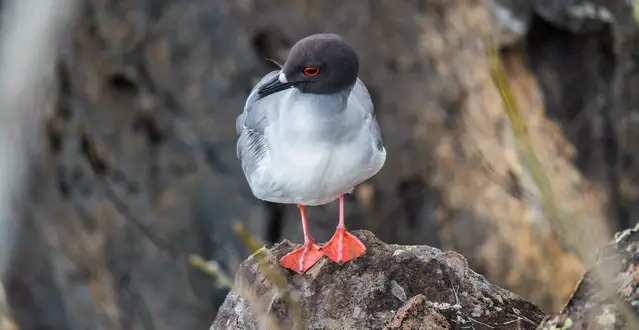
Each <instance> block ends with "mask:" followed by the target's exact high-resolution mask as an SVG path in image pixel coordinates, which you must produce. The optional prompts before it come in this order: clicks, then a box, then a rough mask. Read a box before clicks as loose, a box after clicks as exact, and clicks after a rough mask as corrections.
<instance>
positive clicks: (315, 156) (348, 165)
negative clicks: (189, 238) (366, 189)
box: [250, 90, 385, 205]
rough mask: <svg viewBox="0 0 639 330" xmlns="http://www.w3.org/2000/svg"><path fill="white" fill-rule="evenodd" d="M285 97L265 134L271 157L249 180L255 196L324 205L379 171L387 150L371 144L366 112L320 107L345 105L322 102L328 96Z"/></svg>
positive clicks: (290, 94)
mask: <svg viewBox="0 0 639 330" xmlns="http://www.w3.org/2000/svg"><path fill="white" fill-rule="evenodd" d="M286 94H287V95H286V97H287V98H288V99H287V100H286V101H283V102H282V103H281V104H288V106H287V107H281V108H280V110H279V115H278V120H277V121H276V122H272V123H270V125H269V127H268V128H267V129H266V131H265V134H266V138H267V142H268V145H269V153H270V157H269V158H267V159H265V160H264V161H263V162H262V163H261V164H260V166H259V169H258V170H256V171H255V172H254V173H253V175H252V178H250V180H251V181H253V182H252V184H251V186H252V188H253V191H254V193H255V194H256V195H258V197H260V198H262V199H265V200H269V201H272V202H279V203H298V204H304V205H319V204H325V203H328V202H331V201H332V200H334V199H336V198H338V197H339V196H340V195H341V194H343V193H346V192H348V191H349V190H350V189H352V188H353V187H354V186H355V185H357V184H359V183H361V182H362V181H364V180H366V179H368V178H370V177H371V176H372V175H374V174H375V173H377V171H379V169H380V168H381V166H382V165H383V163H384V160H385V151H384V152H379V151H378V150H377V149H376V147H375V144H374V143H373V141H372V140H371V136H370V132H369V130H368V127H369V125H370V123H369V122H368V120H372V118H370V117H368V120H367V119H366V117H367V116H366V113H365V112H362V111H358V109H350V108H349V109H345V110H340V109H335V108H332V109H329V110H327V109H326V108H323V107H321V106H318V105H323V106H327V105H328V106H330V105H331V104H332V105H333V106H337V105H340V104H341V106H342V107H344V106H345V102H343V101H339V100H338V99H333V100H331V99H321V98H322V97H327V96H316V98H307V97H301V94H300V93H299V92H297V91H296V90H292V91H291V92H290V93H289V92H287V93H286ZM307 95H308V94H306V95H305V96H307ZM317 98H320V99H319V100H318V99H317ZM327 98H330V96H328V97H327ZM349 103H350V102H349ZM260 195H261V196H260Z"/></svg>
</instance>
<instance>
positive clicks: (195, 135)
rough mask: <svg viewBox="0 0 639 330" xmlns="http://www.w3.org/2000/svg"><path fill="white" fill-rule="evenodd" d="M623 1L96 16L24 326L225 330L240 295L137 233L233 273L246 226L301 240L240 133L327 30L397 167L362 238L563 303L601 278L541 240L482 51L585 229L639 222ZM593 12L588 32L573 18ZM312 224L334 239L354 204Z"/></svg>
mask: <svg viewBox="0 0 639 330" xmlns="http://www.w3.org/2000/svg"><path fill="white" fill-rule="evenodd" d="M604 2H605V1H586V0H562V1H552V3H551V1H541V0H540V1H533V2H530V5H527V4H526V3H525V1H517V0H510V1H506V0H493V1H489V0H486V1H485V2H484V1H451V0H420V1H403V2H400V3H397V2H385V1H369V2H354V1H338V0H326V1H314V2H310V1H299V0H278V1H274V0H260V1H247V0H242V1H236V0H233V1H230V0H228V1H225V0H188V1H179V2H176V1H169V0H153V1H133V0H122V1H113V0H85V1H83V2H82V8H81V9H80V11H79V13H78V17H77V20H76V21H74V23H75V28H74V30H73V33H72V34H70V35H69V38H68V40H67V41H66V43H65V44H64V45H63V47H62V51H61V58H60V61H59V65H58V70H57V89H56V90H54V91H53V92H54V94H55V97H53V98H52V99H51V111H49V112H48V113H47V116H46V118H47V125H46V130H47V132H48V137H47V139H46V141H44V142H45V146H46V149H47V152H44V153H43V155H42V159H41V161H40V164H39V165H38V171H37V173H36V174H37V178H38V180H36V184H35V185H34V189H33V200H32V202H33V205H32V207H29V208H28V209H29V212H30V214H29V215H28V217H26V218H25V220H24V226H23V233H22V235H21V239H20V240H21V241H20V243H19V245H18V249H17V251H18V252H17V255H16V261H15V264H14V265H13V266H14V269H13V272H12V275H11V276H10V277H9V278H8V279H7V281H6V283H5V284H6V285H5V286H6V291H7V295H8V296H9V299H10V300H11V301H12V302H11V304H12V308H13V311H14V314H15V319H16V320H17V322H18V323H19V324H20V327H21V329H41V328H43V327H44V326H45V325H46V327H47V328H49V329H64V330H68V329H71V330H73V329H87V328H89V329H116V330H117V329H201V328H206V327H208V326H209V325H210V323H211V318H212V315H214V314H215V310H216V309H217V307H218V306H219V304H220V303H221V302H222V301H223V299H224V296H225V294H226V291H225V290H221V289H218V288H216V287H215V286H214V284H213V283H212V282H211V281H210V279H209V278H207V277H204V276H201V274H198V273H196V272H193V271H191V270H189V269H188V268H187V267H186V266H185V265H184V264H183V263H181V262H176V260H175V259H174V258H172V257H171V255H170V254H168V253H165V252H164V250H162V249H159V248H158V247H157V245H156V244H153V243H152V242H151V241H150V240H148V239H147V238H146V236H145V235H143V234H142V233H141V232H140V231H139V230H138V229H136V228H137V227H136V226H135V225H134V224H133V223H132V219H134V220H135V221H137V222H139V223H140V224H142V225H144V226H146V227H148V228H150V230H152V232H153V233H155V234H156V235H157V236H159V237H163V238H165V239H166V240H167V241H168V242H169V243H170V244H171V245H172V246H173V247H174V248H176V249H179V250H180V251H183V252H185V253H198V254H201V255H202V256H204V257H205V258H207V259H215V260H218V261H219V262H220V263H222V264H223V265H224V266H225V267H227V269H228V271H229V272H234V264H235V263H237V262H236V261H237V260H243V259H244V258H245V257H246V256H247V251H245V250H244V249H243V247H242V245H241V244H238V243H237V242H236V241H235V240H234V239H233V237H234V236H233V234H232V232H231V230H230V227H231V222H232V221H233V220H236V219H240V220H243V221H244V222H245V223H246V224H247V226H248V227H249V230H250V231H251V232H253V233H254V234H256V235H258V236H260V237H261V238H263V239H264V240H266V241H270V242H277V241H280V240H281V239H282V238H287V239H290V240H291V241H294V242H301V240H302V237H301V230H300V228H299V223H298V222H299V218H298V216H299V215H298V213H297V210H296V208H295V207H292V206H290V207H289V206H280V205H271V204H265V203H262V202H259V201H258V200H256V199H255V198H254V197H253V196H252V195H251V193H250V191H249V189H248V186H247V184H246V181H245V180H244V178H243V175H242V173H241V169H240V167H239V164H238V163H237V160H236V158H235V132H234V126H233V123H234V120H235V116H236V115H237V114H238V113H239V112H240V111H241V107H242V105H243V103H244V99H245V97H246V95H247V94H248V92H249V91H250V89H251V87H252V85H253V84H254V83H255V82H256V81H257V80H258V79H259V78H260V77H261V76H262V75H263V74H265V73H266V72H267V71H268V70H270V67H269V64H268V62H266V61H264V60H263V58H264V57H271V58H276V59H282V58H283V57H285V56H286V52H287V50H288V47H290V46H291V45H292V44H293V43H294V42H295V41H296V40H298V39H300V38H302V37H304V36H306V35H308V34H310V33H315V32H322V31H330V32H337V33H340V34H342V35H344V36H345V37H346V38H347V39H348V40H349V41H351V43H352V44H353V45H354V46H355V47H356V48H357V49H358V52H359V54H360V56H361V61H362V65H361V68H362V74H361V78H362V79H363V81H365V82H366V84H367V86H369V88H370V90H371V93H372V97H373V101H374V102H375V105H376V107H377V113H378V118H379V122H380V125H381V129H382V133H383V135H384V140H385V144H386V147H387V150H388V153H389V156H388V160H387V163H386V165H385V167H384V169H383V170H382V171H381V172H380V173H379V175H377V176H376V177H375V178H373V179H372V180H370V181H369V182H366V183H365V184H363V185H361V186H360V187H358V189H357V190H356V191H355V195H354V196H349V198H348V199H347V206H346V213H347V214H346V217H347V222H348V226H349V228H352V229H355V228H366V229H369V230H371V231H372V232H374V233H375V234H376V235H377V236H378V237H379V238H380V239H382V240H383V241H386V242H393V243H398V244H428V245H432V246H438V247H442V248H444V249H446V250H455V251H458V252H459V253H461V254H463V255H465V256H466V257H467V258H468V261H469V264H470V265H471V268H473V269H475V270H476V271H477V272H479V273H481V274H484V275H485V276H486V277H487V278H489V279H490V280H491V282H493V283H495V284H497V285H499V286H501V287H505V288H508V289H510V290H512V291H515V292H517V293H518V294H520V295H521V296H524V297H526V298H527V299H529V300H531V301H534V302H536V303H537V304H538V305H539V306H540V307H542V308H543V309H544V310H546V311H549V312H550V311H554V310H557V309H559V308H560V306H561V305H562V304H563V303H564V301H565V300H566V299H567V297H568V296H569V295H570V293H571V292H572V290H573V288H574V285H575V283H576V281H577V280H578V279H579V276H580V274H581V271H582V266H581V264H580V262H578V261H577V260H575V258H574V257H573V256H571V255H569V254H566V253H565V252H563V251H562V250H561V249H559V248H558V247H557V246H556V242H554V240H553V239H552V238H551V237H546V236H535V235H533V233H534V229H533V227H534V226H535V224H538V223H540V222H543V221H544V218H543V216H542V213H541V210H540V206H539V203H538V202H537V201H536V198H535V196H534V193H533V196H532V198H531V197H530V196H529V194H528V193H527V192H529V191H534V189H533V186H532V184H531V180H530V176H529V175H528V173H526V171H525V170H524V169H523V168H522V166H521V164H520V161H519V159H518V158H517V156H516V152H515V148H514V145H513V137H512V134H511V132H510V129H509V127H508V122H507V120H506V119H505V117H504V114H503V111H502V108H501V107H502V102H501V100H500V98H499V95H498V93H497V91H496V90H495V88H494V87H493V86H492V83H491V81H490V76H489V74H488V70H487V67H486V59H485V57H484V48H483V45H482V43H481V40H482V39H481V38H482V36H483V35H484V34H486V33H489V32H491V27H493V26H494V27H495V28H498V29H501V30H502V31H505V32H504V36H503V38H502V42H503V46H504V49H503V55H504V56H505V58H506V64H507V68H508V71H509V74H510V77H511V81H512V84H513V88H514V90H515V94H516V96H517V99H518V101H519V103H520V104H521V107H522V111H523V112H524V113H525V115H526V119H527V120H528V122H529V124H530V127H529V131H530V133H531V135H532V138H533V141H534V142H535V145H536V146H537V147H538V148H539V150H540V154H541V156H542V158H543V159H544V161H545V163H544V165H545V166H546V167H547V169H548V171H549V175H550V176H551V179H552V181H553V183H554V184H555V185H556V187H555V188H556V189H557V190H558V194H557V196H558V203H559V204H560V205H562V206H564V207H566V208H568V209H569V211H570V213H571V215H573V216H574V218H575V219H586V218H594V219H606V218H610V219H614V220H610V221H607V224H609V225H610V227H612V228H617V227H622V228H623V227H627V226H629V225H630V224H631V223H632V222H633V221H635V220H632V219H637V217H636V215H637V211H638V210H639V208H637V206H636V205H639V204H637V203H634V201H636V200H637V198H639V193H638V191H639V189H637V187H638V185H637V178H639V162H637V161H636V155H638V154H639V149H637V144H636V143H634V141H636V132H639V127H638V126H639V121H637V120H636V117H637V110H636V109H639V98H637V97H636V95H637V94H636V93H635V92H634V87H635V86H636V80H637V77H639V75H638V73H637V68H638V67H639V66H636V65H634V58H636V57H633V56H632V55H633V54H634V53H635V46H634V43H633V40H636V38H635V37H633V34H632V33H633V29H634V26H635V25H634V23H628V22H632V21H631V20H629V19H630V18H631V15H632V10H624V8H625V9H627V4H626V3H627V2H624V1H617V2H605V3H604ZM495 4H497V6H495ZM589 4H596V5H597V6H595V7H592V6H590V7H588V5H589ZM598 4H601V5H598ZM575 5H581V6H575ZM611 6H618V7H614V8H613V7H611ZM624 6H625V7H624ZM575 8H582V9H583V8H589V9H584V10H581V11H579V10H577V11H575ZM592 8H595V9H596V10H594V13H595V15H590V16H588V15H586V16H583V15H582V16H581V17H582V18H581V21H578V20H577V21H575V20H574V19H565V15H564V14H562V13H573V12H577V13H586V14H589V13H593V10H592ZM601 8H604V9H606V10H600V9H601ZM504 10H505V11H504ZM601 13H604V14H601ZM504 17H505V18H504ZM513 17H514V19H511V18H513ZM610 17H612V18H614V19H612V20H610V19H609V18H610ZM520 20H521V22H520ZM284 22H286V24H284ZM513 22H514V25H513ZM575 22H576V23H575ZM579 22H582V23H584V24H581V23H579ZM509 24H510V25H509ZM500 26H501V27H500ZM512 26H514V30H513V28H512ZM582 26H584V27H583V28H582ZM586 26H588V28H586ZM509 31H510V32H509ZM522 46H523V47H522ZM110 191H111V192H115V194H112V193H109V192H110ZM114 196H116V197H114ZM116 198H119V199H122V200H124V201H125V203H126V209H127V210H128V213H130V214H129V215H125V213H126V212H124V211H123V209H122V207H118V206H117V205H118V202H116V201H115V199H116ZM309 218H310V220H311V231H312V233H313V234H314V235H315V236H316V237H317V238H318V240H320V241H324V240H326V239H328V238H329V237H330V235H331V234H332V232H333V230H334V226H335V223H336V221H337V205H328V206H325V207H320V208H312V209H310V212H309ZM389 219H392V221H391V220H389ZM584 228H589V227H588V226H584ZM604 236H605V235H604ZM594 245H595V244H593V246H594Z"/></svg>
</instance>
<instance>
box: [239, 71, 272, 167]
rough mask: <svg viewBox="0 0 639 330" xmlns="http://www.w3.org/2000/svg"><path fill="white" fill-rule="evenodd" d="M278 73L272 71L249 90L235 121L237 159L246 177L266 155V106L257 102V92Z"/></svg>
mask: <svg viewBox="0 0 639 330" xmlns="http://www.w3.org/2000/svg"><path fill="white" fill-rule="evenodd" d="M277 74H279V71H272V72H270V73H268V74H267V75H265V76H264V77H263V78H262V79H261V80H260V82H259V83H257V85H255V87H253V89H252V90H251V93H250V94H249V96H248V98H247V99H246V103H245V105H244V111H242V113H241V114H240V115H239V116H237V119H236V120H235V130H236V132H237V134H238V135H239V138H238V140H237V150H236V152H237V158H238V159H239V160H240V162H241V163H242V170H243V171H244V173H245V174H246V175H248V174H249V173H251V172H253V171H254V170H255V168H256V167H257V165H258V164H259V162H260V161H261V160H262V159H264V157H266V156H267V155H268V144H267V143H266V138H265V136H264V129H265V127H266V126H268V117H267V111H268V105H267V104H262V103H260V102H257V101H258V100H259V99H258V95H257V90H258V89H259V88H260V86H262V85H263V84H264V83H265V82H267V81H268V80H270V79H271V78H272V77H273V76H275V75H277Z"/></svg>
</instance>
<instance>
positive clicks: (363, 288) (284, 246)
mask: <svg viewBox="0 0 639 330" xmlns="http://www.w3.org/2000/svg"><path fill="white" fill-rule="evenodd" d="M353 233H354V234H355V235H356V236H357V237H359V238H360V239H361V240H362V241H363V242H364V243H365V244H366V247H367V254H366V255H365V256H363V257H361V258H358V259H356V260H354V261H351V262H348V263H346V264H343V265H339V264H336V263H333V262H332V261H330V260H328V259H327V258H323V259H322V260H320V262H318V263H317V264H316V265H315V266H313V267H312V268H311V269H310V270H309V271H308V272H307V273H306V274H304V275H299V274H296V273H293V272H289V271H285V270H283V269H280V268H279V266H278V264H277V260H278V259H279V258H281V257H282V256H283V255H285V254H286V253H288V252H290V251H291V250H292V249H293V248H294V247H295V246H294V244H292V243H290V242H289V241H286V240H285V241H284V242H282V243H280V244H277V245H275V246H274V247H272V248H270V249H263V250H261V252H260V253H261V256H263V257H264V260H266V261H267V262H268V263H269V264H270V265H271V266H272V267H276V268H278V269H279V270H281V272H282V273H283V275H284V278H285V280H286V284H287V287H288V290H289V291H290V292H291V293H292V294H293V295H294V296H296V297H299V302H298V303H299V305H300V306H301V310H302V315H303V320H304V321H303V322H304V323H305V326H306V328H308V329H388V330H391V329H455V328H464V327H469V328H473V327H474V328H475V329H483V328H486V329H488V328H491V329H535V328H536V327H537V325H538V324H539V322H540V321H541V320H542V318H543V317H544V314H543V313H542V312H541V310H540V309H539V308H537V307H536V306H535V305H534V304H532V303H530V302H528V301H526V300H523V299H522V298H520V297H518V296H517V295H515V294H513V293H511V292H509V291H506V290H504V289H501V288H499V287H497V286H495V285H492V284H491V283H489V282H488V281H487V280H486V279H485V278H484V277H483V276H482V275H480V274H477V273H475V272H474V271H473V270H471V269H469V268H468V264H467V262H466V259H465V258H464V257H463V256H461V255H460V254H458V253H455V252H452V251H448V252H444V251H441V250H438V249H435V248H432V247H429V246H410V247H403V246H398V245H388V244H385V243H384V242H382V241H380V240H378V239H377V238H376V237H375V236H374V235H373V234H372V233H370V232H368V231H363V230H362V231H359V230H358V231H354V232H353ZM261 269H262V268H260V267H258V265H257V261H256V258H255V257H250V258H249V259H247V260H246V261H245V262H243V263H242V264H241V266H240V268H239V271H238V273H237V277H236V286H237V290H236V291H234V292H231V293H230V294H229V295H228V296H227V298H226V301H225V302H224V304H223V305H222V306H221V307H220V310H219V312H218V315H217V318H216V320H215V322H214V323H213V325H212V326H211V329H246V330H248V329H264V328H265V327H264V326H263V325H261V324H260V318H259V317H260V313H262V314H268V315H269V316H271V317H272V318H274V319H275V320H276V321H277V323H278V324H280V325H281V326H282V328H283V329H299V328H301V327H302V326H301V325H300V324H296V323H295V321H294V317H293V314H292V313H291V311H290V306H289V304H287V303H286V299H283V297H282V296H281V291H280V290H279V289H278V288H277V286H276V285H274V284H273V282H272V281H270V279H269V278H268V277H266V276H264V275H263V272H262V271H261ZM237 292H253V294H252V295H251V296H252V297H253V299H258V300H259V301H254V300H253V301H249V300H250V299H249V300H247V299H245V298H244V297H243V296H242V295H240V294H239V293H237ZM260 307H263V308H260Z"/></svg>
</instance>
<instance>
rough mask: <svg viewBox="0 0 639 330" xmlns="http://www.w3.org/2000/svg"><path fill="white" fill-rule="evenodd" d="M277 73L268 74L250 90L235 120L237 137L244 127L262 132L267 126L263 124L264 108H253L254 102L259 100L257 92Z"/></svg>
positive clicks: (265, 123) (277, 72)
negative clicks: (242, 108)
mask: <svg viewBox="0 0 639 330" xmlns="http://www.w3.org/2000/svg"><path fill="white" fill-rule="evenodd" d="M279 73H280V71H279V70H275V71H271V72H269V73H268V74H266V75H265V76H264V77H263V78H262V79H261V80H260V81H259V82H258V83H257V85H255V87H253V89H252V90H251V93H250V94H249V96H248V98H246V103H244V110H243V111H242V113H241V114H240V115H239V116H237V119H236V120H235V131H236V132H237V134H238V135H239V134H241V133H242V130H243V129H244V128H245V127H249V128H253V129H262V130H263V129H264V126H266V125H267V124H268V123H267V122H263V121H265V120H266V111H265V108H264V107H259V106H254V105H255V103H256V101H258V100H259V97H258V95H257V90H258V89H259V88H260V87H262V85H264V84H265V83H266V82H267V81H269V80H270V79H271V78H273V77H274V76H276V75H278V74H279ZM260 126H261V127H260Z"/></svg>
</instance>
